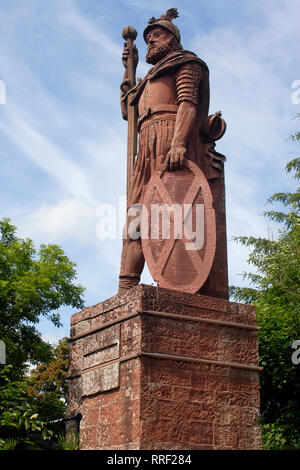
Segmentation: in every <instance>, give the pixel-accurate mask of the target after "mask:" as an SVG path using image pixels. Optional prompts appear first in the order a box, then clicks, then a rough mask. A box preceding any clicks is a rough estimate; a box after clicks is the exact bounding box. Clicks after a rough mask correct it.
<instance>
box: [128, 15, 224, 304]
mask: <svg viewBox="0 0 300 470" xmlns="http://www.w3.org/2000/svg"><path fill="white" fill-rule="evenodd" d="M177 17H178V12H177V9H175V8H171V9H170V10H168V11H167V12H166V14H164V15H162V16H161V17H160V18H158V19H156V18H151V19H150V20H149V23H148V25H147V27H146V29H145V31H144V35H143V36H144V40H145V42H146V44H147V55H146V61H147V63H149V64H151V65H152V66H153V67H152V68H151V69H150V70H149V72H148V73H147V75H146V77H145V78H144V80H139V82H138V84H135V69H136V66H137V63H138V52H137V49H136V47H135V45H134V44H133V42H132V39H135V37H136V32H135V33H134V31H135V30H134V29H133V28H132V30H133V31H132V30H130V28H131V27H128V28H127V29H126V28H124V30H123V37H124V38H125V39H127V41H126V43H125V47H124V51H123V56H122V62H123V65H124V67H125V75H124V80H123V82H122V85H121V90H122V92H121V109H122V116H123V118H124V119H129V114H131V118H130V119H131V123H130V124H129V125H130V126H131V129H132V133H131V134H132V136H131V137H130V136H129V144H130V142H131V146H132V145H133V147H134V143H133V141H134V132H135V129H137V131H138V133H139V145H138V153H137V156H136V159H135V161H134V159H131V164H129V170H128V171H129V175H128V178H129V181H128V184H127V189H128V192H127V198H128V208H130V207H139V206H143V205H145V203H146V202H145V198H146V199H147V203H149V204H150V203H152V204H153V202H155V200H156V201H158V202H159V203H160V204H161V203H163V202H166V201H164V200H162V199H163V197H160V198H159V200H158V199H157V197H156V199H155V197H154V199H153V197H152V196H153V194H154V193H153V191H152V193H151V194H150V193H149V191H150V190H149V187H151V188H152V189H153V188H156V189H157V187H158V186H159V184H163V189H162V191H164V190H166V191H167V193H168V194H174V195H175V194H177V196H178V197H177V199H176V197H175V196H174V197H175V199H176V200H175V199H173V200H174V201H175V202H176V203H178V202H179V203H183V200H184V197H183V196H184V194H187V192H188V189H189V188H191V187H192V184H193V185H194V186H195V184H196V183H195V181H196V182H197V181H198V183H197V184H198V187H197V188H196V189H195V192H194V195H193V198H192V200H191V204H193V207H194V206H195V205H196V202H198V205H200V202H201V203H203V205H204V206H205V216H204V219H205V224H206V229H205V230H206V231H205V235H206V238H207V242H205V244H204V242H203V244H202V246H201V249H202V251H201V250H198V254H197V257H196V258H195V256H196V254H195V253H191V252H189V253H186V252H185V250H184V245H183V244H181V245H179V244H176V242H177V240H173V243H172V244H171V245H169V251H168V253H166V254H165V256H164V255H163V247H162V243H161V241H160V242H159V243H158V245H155V244H154V245H153V246H152V248H151V247H150V245H149V243H150V242H149V240H148V241H147V242H145V244H143V240H141V238H136V237H132V236H131V235H130V233H126V235H127V236H125V237H124V240H123V250H122V258H121V270H120V282H119V292H123V291H126V290H128V289H130V288H131V287H133V286H135V285H137V284H138V283H139V281H140V275H141V273H142V270H143V267H144V263H145V253H146V252H147V251H149V250H150V251H149V253H150V252H151V256H150V255H149V257H148V258H149V260H150V258H151V257H152V258H151V259H152V261H153V263H152V265H151V260H150V262H149V263H148V258H147V255H146V260H147V263H148V265H149V267H150V272H151V274H152V276H153V277H154V279H155V278H156V279H155V280H158V283H159V285H160V286H162V287H169V286H170V287H171V288H174V289H177V290H183V291H184V290H186V291H187V292H193V293H195V292H200V293H204V294H206V295H213V296H217V297H223V298H227V296H228V293H227V252H226V221H225V207H224V206H225V204H224V203H225V195H224V180H223V162H224V161H225V157H224V156H223V155H221V154H219V153H217V152H216V151H215V150H214V147H215V140H217V139H219V138H220V137H222V135H223V134H224V132H225V129H226V124H225V121H223V119H222V118H221V113H220V112H219V113H216V114H214V115H212V116H209V115H208V111H209V93H210V92H209V70H208V67H207V65H206V64H205V62H204V61H203V60H201V59H200V58H198V57H197V56H196V55H195V54H194V53H192V52H190V51H187V50H184V49H183V48H182V45H181V38H180V32H179V29H178V28H177V26H175V25H174V23H173V22H172V20H173V19H175V18H177ZM124 31H125V33H124ZM130 61H131V62H130ZM130 75H131V77H130ZM130 139H131V140H130ZM155 178H156V179H155ZM158 179H160V181H161V182H162V183H160V182H159V181H158ZM155 181H156V183H155ZM205 188H206V189H205ZM191 190H192V189H191ZM147 191H148V193H147ZM201 191H202V193H201ZM150 192H151V191H150ZM147 194H148V195H147ZM151 198H152V199H151ZM197 198H198V199H197ZM199 198H200V199H199ZM201 198H202V199H201ZM167 199H168V198H167ZM199 201H200V202H199ZM216 219H217V221H216ZM130 220H131V219H130V215H128V216H127V224H126V228H128V226H129V225H130ZM140 223H141V222H140ZM147 243H148V245H147ZM149 247H150V248H149ZM174 247H175V248H176V249H175V248H174ZM158 249H161V250H162V251H161V252H159V251H157V250H158ZM151 250H152V251H151ZM153 250H154V251H153ZM155 250H156V255H157V256H156V255H155V253H154V252H155ZM172 250H173V251H172ZM152 252H153V253H154V255H153V253H152ZM152 255H153V256H152ZM172 256H173V258H174V259H173V260H172V259H171V258H172ZM189 256H190V258H189ZM216 256H217V257H218V258H217V259H216ZM193 257H194V258H193ZM162 258H164V262H163V264H161V265H160V260H161V259H162ZM193 260H194V261H193ZM193 262H194V264H193ZM151 266H152V269H151ZM159 266H160V268H159ZM199 266H201V269H200V268H199ZM158 268H159V269H158ZM200 271H202V274H201V273H200ZM153 273H154V274H153ZM203 273H204V274H203ZM167 278H168V282H167V281H166V279H167ZM175 278H176V279H177V280H178V282H177V284H176V282H175ZM180 278H181V280H180ZM184 280H186V282H184ZM164 282H165V284H164ZM174 282H175V283H174ZM191 286H192V287H191ZM201 289H202V290H201Z"/></svg>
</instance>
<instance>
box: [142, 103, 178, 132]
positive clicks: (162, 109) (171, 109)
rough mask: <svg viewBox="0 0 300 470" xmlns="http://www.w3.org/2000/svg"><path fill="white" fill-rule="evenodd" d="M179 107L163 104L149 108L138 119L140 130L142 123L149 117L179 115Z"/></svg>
mask: <svg viewBox="0 0 300 470" xmlns="http://www.w3.org/2000/svg"><path fill="white" fill-rule="evenodd" d="M177 110H178V105H177V104H162V105H156V106H153V107H151V108H147V109H146V111H145V112H144V113H142V114H141V115H140V116H139V118H138V122H137V124H138V130H140V128H141V125H142V123H143V122H144V121H145V119H147V118H148V117H150V116H152V115H153V114H155V113H177Z"/></svg>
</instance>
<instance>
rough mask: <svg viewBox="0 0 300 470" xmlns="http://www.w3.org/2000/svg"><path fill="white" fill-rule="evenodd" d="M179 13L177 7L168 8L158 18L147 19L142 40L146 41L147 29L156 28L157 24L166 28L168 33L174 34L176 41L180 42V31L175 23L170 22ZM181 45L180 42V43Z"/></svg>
mask: <svg viewBox="0 0 300 470" xmlns="http://www.w3.org/2000/svg"><path fill="white" fill-rule="evenodd" d="M178 16H179V14H178V11H177V8H170V9H169V10H167V11H166V13H165V14H164V15H161V16H160V17H159V18H154V16H153V17H152V18H150V20H149V21H148V26H147V27H146V29H145V31H144V40H145V42H146V36H147V34H148V33H149V31H150V30H151V29H153V28H156V27H157V26H161V27H162V28H165V29H167V30H168V31H169V32H170V33H172V34H173V36H175V38H176V39H177V41H178V43H179V44H180V31H179V29H178V28H177V26H175V24H173V23H172V19H174V18H178ZM180 46H181V44H180Z"/></svg>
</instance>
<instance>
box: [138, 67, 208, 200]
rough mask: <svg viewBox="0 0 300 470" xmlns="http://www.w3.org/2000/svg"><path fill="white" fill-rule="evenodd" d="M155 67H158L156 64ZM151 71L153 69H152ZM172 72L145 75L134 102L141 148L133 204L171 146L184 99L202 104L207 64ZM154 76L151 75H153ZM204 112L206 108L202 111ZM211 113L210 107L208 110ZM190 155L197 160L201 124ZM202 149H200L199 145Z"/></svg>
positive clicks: (181, 68) (139, 198) (140, 195)
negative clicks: (204, 69)
mask: <svg viewBox="0 0 300 470" xmlns="http://www.w3.org/2000/svg"><path fill="white" fill-rule="evenodd" d="M154 69H155V67H154ZM150 72H151V71H150ZM171 72H172V73H170V72H169V73H167V71H166V72H165V73H162V74H159V73H158V74H157V76H155V77H153V78H150V79H149V78H148V79H147V77H146V78H145V80H144V83H142V85H141V87H140V88H142V90H140V89H139V88H138V90H137V94H136V96H134V97H133V100H132V102H133V103H137V105H138V115H139V118H138V129H139V150H138V155H137V159H136V163H135V167H134V172H133V177H132V187H131V195H130V199H129V205H132V204H137V203H142V201H143V194H144V192H145V190H146V184H147V183H148V181H149V179H150V178H151V176H152V173H153V172H154V171H157V170H158V168H159V167H160V165H161V161H162V159H163V158H164V157H165V156H166V154H167V153H168V151H169V150H170V148H171V144H172V139H173V135H174V128H175V120H176V113H177V110H178V106H179V105H180V103H181V102H182V101H189V102H191V103H194V104H196V105H199V104H200V103H199V101H200V94H201V84H202V83H201V79H202V76H203V67H202V66H201V64H199V63H198V62H196V61H192V62H186V63H183V64H182V65H181V64H178V65H177V67H173V70H172V71H171ZM150 76H151V75H150ZM204 106H205V107H207V104H206V103H204ZM202 111H203V110H202ZM204 114H206V115H207V110H206V109H205V110H204ZM193 134H194V135H192V136H190V137H191V139H190V140H191V142H193V145H189V146H188V147H189V148H188V155H187V156H188V158H190V159H191V160H194V161H196V159H197V157H196V153H195V143H196V142H198V141H199V127H198V126H196V127H195V129H194V130H193ZM198 150H199V148H198Z"/></svg>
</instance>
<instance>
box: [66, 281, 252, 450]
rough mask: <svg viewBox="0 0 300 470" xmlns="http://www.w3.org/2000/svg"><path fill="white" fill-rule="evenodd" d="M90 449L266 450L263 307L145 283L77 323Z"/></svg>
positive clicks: (77, 380)
mask: <svg viewBox="0 0 300 470" xmlns="http://www.w3.org/2000/svg"><path fill="white" fill-rule="evenodd" d="M70 346H71V350H70V369H69V401H68V413H69V414H75V413H77V412H80V413H81V414H82V415H83V419H82V421H81V429H80V438H81V441H82V442H83V444H84V447H83V448H84V449H155V450H159V449H260V448H261V432H260V428H259V425H258V419H259V370H260V368H259V367H258V356H257V326H256V314H255V308H254V307H253V306H250V305H243V304H237V303H233V302H228V301H226V300H222V299H216V298H212V297H205V296H201V295H197V294H186V293H185V294H183V293H180V292H176V291H171V290H167V289H162V288H158V287H152V286H146V285H139V286H137V287H136V288H133V289H131V290H130V291H128V292H127V293H124V294H120V295H117V296H115V297H113V298H111V299H108V300H106V301H104V302H101V303H99V304H97V305H95V306H92V307H88V308H86V309H85V310H83V311H82V312H79V313H76V314H75V315H73V316H72V319H71V338H70Z"/></svg>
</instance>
